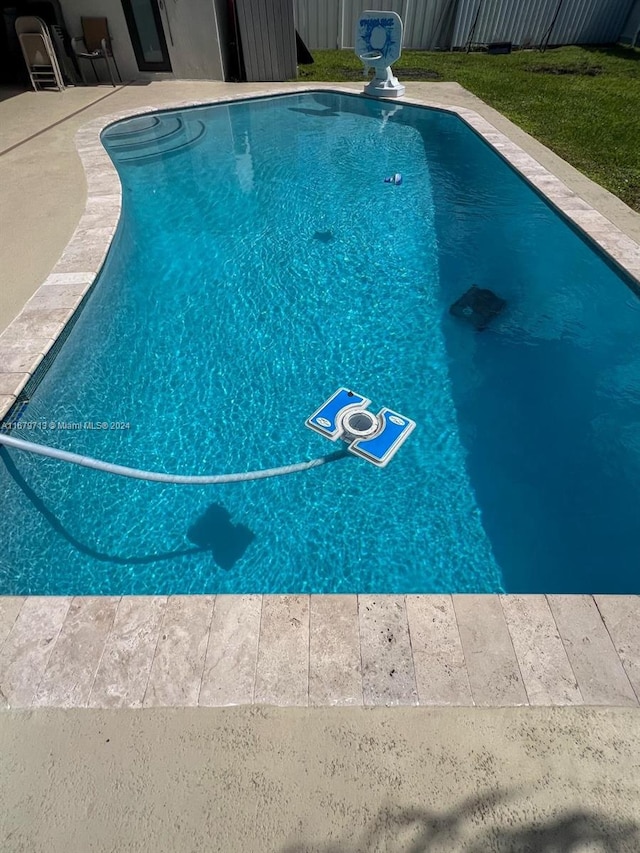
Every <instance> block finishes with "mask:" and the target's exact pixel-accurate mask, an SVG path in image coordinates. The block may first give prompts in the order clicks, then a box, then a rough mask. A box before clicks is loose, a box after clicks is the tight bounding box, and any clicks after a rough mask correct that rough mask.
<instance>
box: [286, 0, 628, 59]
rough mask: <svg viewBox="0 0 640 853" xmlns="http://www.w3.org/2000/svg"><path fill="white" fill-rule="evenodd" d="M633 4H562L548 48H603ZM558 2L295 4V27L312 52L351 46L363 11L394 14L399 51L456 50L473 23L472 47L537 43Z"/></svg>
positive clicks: (327, 0) (620, 0) (346, 0)
mask: <svg viewBox="0 0 640 853" xmlns="http://www.w3.org/2000/svg"><path fill="white" fill-rule="evenodd" d="M634 2H635V0H563V2H562V4H561V8H560V13H559V14H558V17H557V20H556V22H555V26H554V28H553V33H552V35H551V39H550V41H549V44H552V45H558V44H607V43H609V42H615V41H617V40H618V38H619V36H620V34H621V32H622V29H623V27H624V25H625V22H626V20H627V17H628V15H629V12H630V10H631V7H632V6H633V4H634ZM558 5H559V0H295V14H296V27H297V29H298V32H299V33H300V35H301V36H302V38H303V39H304V41H305V42H306V44H307V47H309V48H311V49H312V50H313V49H319V48H336V47H338V48H349V47H353V33H354V29H355V24H356V21H357V19H358V16H359V14H360V12H361V11H362V10H363V9H380V10H383V9H384V10H391V11H394V12H397V13H398V14H399V15H400V17H401V18H402V20H403V22H404V47H405V48H416V49H423V50H430V49H433V48H436V47H440V48H460V47H464V46H465V45H466V43H467V40H468V38H469V35H470V33H471V30H472V27H473V24H474V21H476V16H477V21H476V26H475V31H474V34H473V43H474V44H488V43H491V42H498V41H510V42H512V43H513V44H515V45H521V46H523V47H524V46H527V45H537V44H540V42H541V41H542V39H543V38H544V36H545V34H546V32H547V30H548V29H549V26H550V25H551V22H552V21H553V18H554V15H555V13H556V10H557V8H558Z"/></svg>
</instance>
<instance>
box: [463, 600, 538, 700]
mask: <svg viewBox="0 0 640 853" xmlns="http://www.w3.org/2000/svg"><path fill="white" fill-rule="evenodd" d="M452 601H453V607H454V610H455V613H456V618H457V620H458V628H459V631H460V639H461V641H462V648H463V650H464V657H465V661H466V664H467V673H468V675H469V684H470V685H471V694H472V696H473V701H474V702H475V704H476V705H482V706H485V707H502V706H514V705H528V704H529V697H528V696H527V692H526V689H525V685H524V681H523V680H522V674H521V672H520V667H519V664H518V659H517V657H516V653H515V649H514V648H513V643H512V642H511V635H510V634H509V628H508V626H507V622H506V619H505V617H504V613H503V610H502V605H501V603H500V598H499V596H498V595H476V594H455V595H453V596H452Z"/></svg>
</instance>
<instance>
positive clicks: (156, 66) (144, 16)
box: [122, 0, 171, 71]
mask: <svg viewBox="0 0 640 853" xmlns="http://www.w3.org/2000/svg"><path fill="white" fill-rule="evenodd" d="M162 2H163V0H160V3H161V4H162ZM122 8H123V9H124V16H125V18H126V19H127V26H128V27H129V35H130V36H131V44H132V45H133V50H134V53H135V55H136V60H137V62H138V68H139V69H140V71H171V61H170V59H169V51H168V50H167V42H166V41H165V37H164V30H163V27H162V18H161V16H160V9H159V8H158V3H157V0H122Z"/></svg>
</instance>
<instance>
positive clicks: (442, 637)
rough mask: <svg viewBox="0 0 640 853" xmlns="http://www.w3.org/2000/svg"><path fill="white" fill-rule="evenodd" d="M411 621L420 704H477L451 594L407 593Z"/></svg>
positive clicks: (408, 613) (410, 634) (408, 618)
mask: <svg viewBox="0 0 640 853" xmlns="http://www.w3.org/2000/svg"><path fill="white" fill-rule="evenodd" d="M406 608H407V620H408V623H409V636H410V638H411V649H412V652H413V666H414V669H415V676H416V686H417V689H418V700H419V704H420V705H438V706H443V705H459V706H472V705H473V704H474V701H473V696H472V694H471V685H470V684H469V674H468V672H467V665H466V662H465V657H464V651H463V649H462V640H461V638H460V631H459V629H458V621H457V619H456V614H455V610H454V608H453V601H452V598H451V596H450V595H407V596H406Z"/></svg>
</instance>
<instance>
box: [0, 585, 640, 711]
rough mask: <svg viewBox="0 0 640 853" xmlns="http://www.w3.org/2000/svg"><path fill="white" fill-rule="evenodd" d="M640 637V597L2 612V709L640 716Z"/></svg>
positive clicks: (253, 600) (153, 603)
mask: <svg viewBox="0 0 640 853" xmlns="http://www.w3.org/2000/svg"><path fill="white" fill-rule="evenodd" d="M601 612H603V613H605V614H606V620H607V622H606V623H605V621H603V619H602V617H601V615H600V614H601ZM607 625H608V626H609V628H608V627H607ZM638 625H640V596H611V597H607V596H598V597H597V601H596V600H595V599H594V598H592V597H591V596H542V595H532V596H526V595H518V596H509V595H507V596H497V595H455V596H448V595H433V596H431V595H419V596H402V595H390V596H384V595H382V596H371V595H363V596H355V595H354V596H350V595H340V596H325V595H318V596H307V595H295V596H293V595H292V596H288V595H283V596H258V595H246V596H234V595H219V596H197V595H196V596H173V597H169V598H162V597H157V598H153V597H148V596H141V597H124V598H120V599H118V598H73V599H71V598H56V597H51V598H42V597H34V598H26V599H25V598H16V599H13V598H0V637H4V642H3V643H2V645H1V646H0V701H1V702H2V706H3V707H10V708H29V707H41V706H47V707H92V708H113V707H130V708H140V707H141V706H144V707H152V706H154V707H160V706H164V707H187V706H196V705H202V706H224V705H236V704H267V705H281V706H307V705H315V706H318V705H353V706H356V705H359V706H362V705H367V706H374V705H386V706H398V705H474V704H475V705H481V706H508V705H527V704H531V705H567V704H571V705H619V706H623V705H628V706H633V707H637V706H638V704H639V703H638V697H639V694H638V692H637V689H638V684H637V674H638V672H640V654H639V649H640V644H638V642H637V633H638ZM610 630H611V631H613V634H614V636H616V637H617V642H618V645H619V647H620V650H619V651H618V648H617V647H616V644H615V642H613V641H612V639H611V636H610V633H609V631H610ZM632 681H633V683H632Z"/></svg>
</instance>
